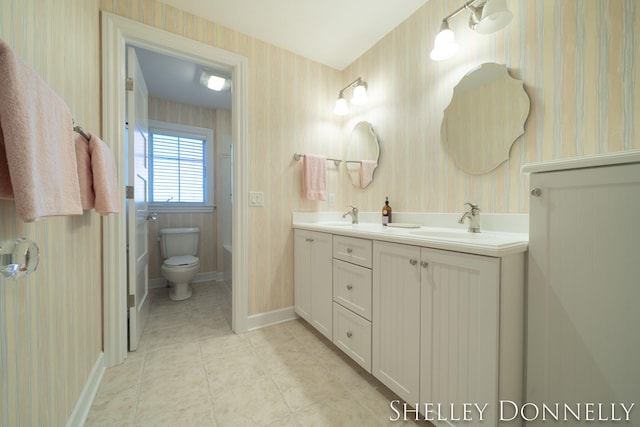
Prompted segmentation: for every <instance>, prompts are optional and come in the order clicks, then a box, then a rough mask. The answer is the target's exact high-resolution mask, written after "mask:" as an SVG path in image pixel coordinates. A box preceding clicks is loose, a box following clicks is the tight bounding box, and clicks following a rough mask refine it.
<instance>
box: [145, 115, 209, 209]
mask: <svg viewBox="0 0 640 427" xmlns="http://www.w3.org/2000/svg"><path fill="white" fill-rule="evenodd" d="M213 175H214V170H213V130H212V129H209V128H202V127H195V126H187V125H182V124H177V123H169V122H161V121H156V120H149V208H150V209H153V210H154V211H156V212H175V213H182V212H213V210H214V209H215V204H214V194H213V185H214V182H213Z"/></svg>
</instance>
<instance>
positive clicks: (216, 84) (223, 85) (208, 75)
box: [200, 70, 231, 92]
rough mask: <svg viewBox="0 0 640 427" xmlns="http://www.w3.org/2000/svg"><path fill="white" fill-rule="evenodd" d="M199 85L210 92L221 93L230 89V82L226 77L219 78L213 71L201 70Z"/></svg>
mask: <svg viewBox="0 0 640 427" xmlns="http://www.w3.org/2000/svg"><path fill="white" fill-rule="evenodd" d="M200 84H201V85H202V86H204V87H208V88H209V89H211V90H215V91H218V92H219V91H222V90H227V89H229V88H230V87H231V81H230V80H229V79H227V78H226V77H221V76H219V75H217V74H216V72H215V71H211V70H202V72H201V73H200Z"/></svg>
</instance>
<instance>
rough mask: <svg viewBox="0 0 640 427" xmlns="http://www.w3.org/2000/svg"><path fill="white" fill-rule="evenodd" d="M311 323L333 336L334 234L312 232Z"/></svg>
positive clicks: (330, 336)
mask: <svg viewBox="0 0 640 427" xmlns="http://www.w3.org/2000/svg"><path fill="white" fill-rule="evenodd" d="M310 246H311V259H310V264H311V276H310V278H309V280H310V281H311V325H313V326H314V327H315V328H316V329H317V330H319V331H320V332H321V333H322V335H324V336H325V337H327V338H329V339H330V340H331V339H332V337H333V274H332V269H333V259H332V257H331V251H332V249H331V248H332V236H331V234H326V233H316V232H312V233H311V245H310Z"/></svg>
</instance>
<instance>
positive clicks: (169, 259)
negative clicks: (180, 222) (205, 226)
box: [160, 227, 200, 301]
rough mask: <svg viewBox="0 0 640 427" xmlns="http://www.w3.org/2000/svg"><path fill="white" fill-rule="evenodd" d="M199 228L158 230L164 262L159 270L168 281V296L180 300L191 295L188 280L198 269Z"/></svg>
mask: <svg viewBox="0 0 640 427" xmlns="http://www.w3.org/2000/svg"><path fill="white" fill-rule="evenodd" d="M199 236H200V229H199V228H197V227H191V228H162V229H161V230H160V252H161V253H162V258H164V263H163V264H162V267H161V269H160V271H161V272H162V277H164V278H165V279H167V281H169V285H170V286H171V289H170V290H169V298H171V299H172V300H173V301H180V300H183V299H187V298H189V297H190V296H191V286H189V282H191V280H193V278H194V277H195V275H196V274H197V273H198V270H199V269H200V260H199V259H198V257H197V256H196V255H198V237H199Z"/></svg>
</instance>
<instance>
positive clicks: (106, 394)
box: [85, 282, 431, 427]
mask: <svg viewBox="0 0 640 427" xmlns="http://www.w3.org/2000/svg"><path fill="white" fill-rule="evenodd" d="M193 288H194V293H193V296H192V298H190V299H188V300H186V301H180V302H174V301H171V300H169V297H168V288H162V289H152V290H151V300H150V303H151V314H150V318H149V321H148V323H147V326H146V329H145V331H144V334H143V336H142V339H141V341H140V346H139V348H138V350H137V351H136V352H133V353H129V355H128V357H127V359H126V361H125V362H124V363H123V364H122V365H119V366H116V367H113V368H110V369H108V370H107V371H106V373H105V375H104V378H103V380H102V384H101V385H100V389H99V390H98V393H97V395H96V398H95V400H94V403H93V406H92V407H91V411H90V413H89V416H88V418H87V421H86V423H85V426H87V427H95V426H108V427H117V426H153V427H156V426H171V427H181V426H185V427H210V426H211V427H226V426H230V427H239V426H278V427H293V426H300V427H311V426H318V427H334V426H358V427H359V426H409V425H421V426H430V425H431V424H429V423H428V422H425V421H422V422H421V423H420V424H417V423H413V422H412V421H408V422H402V421H397V422H391V421H390V420H389V418H390V417H392V416H395V413H394V412H393V411H392V410H391V409H390V407H389V402H390V401H391V400H393V399H397V397H396V396H395V395H394V394H393V393H392V392H391V391H389V390H388V389H387V388H386V387H385V386H384V385H382V384H381V383H380V382H378V381H377V380H376V379H375V378H374V377H373V376H371V375H370V374H368V373H367V372H365V371H364V370H362V369H361V368H360V367H359V366H358V365H357V364H355V363H353V362H352V361H351V360H350V359H349V358H347V357H346V356H345V355H344V354H343V353H342V352H341V351H340V350H338V349H337V348H336V347H335V346H334V345H333V344H332V343H331V342H330V341H328V340H326V339H325V338H324V337H322V336H321V335H319V334H318V333H317V332H315V330H314V329H313V328H312V327H310V326H309V325H308V324H307V323H306V322H304V321H302V320H292V321H289V322H285V323H281V324H279V325H275V326H270V327H266V328H262V329H259V330H257V331H253V332H249V333H246V334H241V335H236V334H234V333H233V332H231V328H230V324H231V292H230V286H229V285H228V284H224V283H220V282H217V283H216V282H214V283H203V284H196V285H194V286H193Z"/></svg>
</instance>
